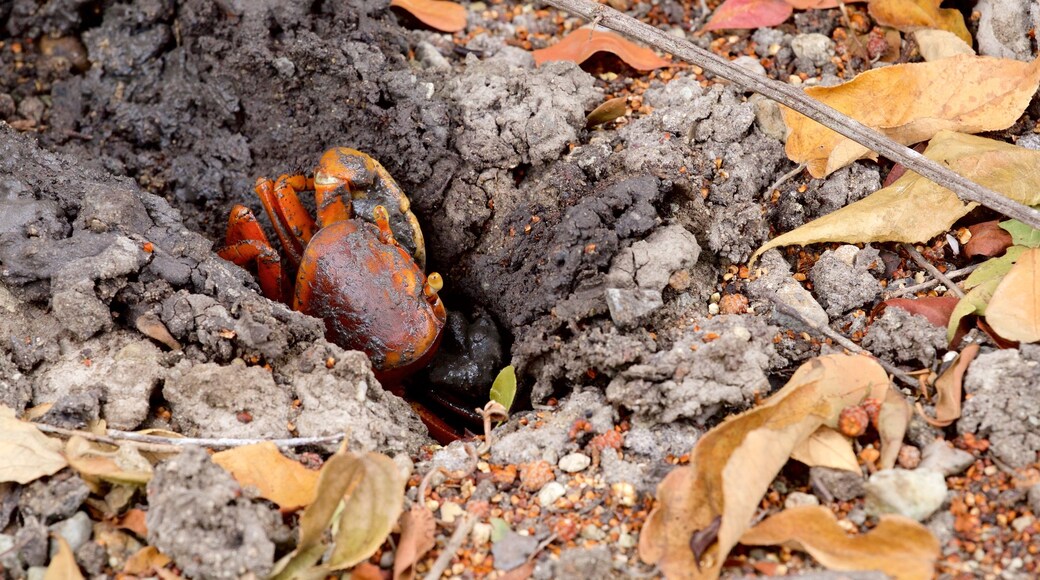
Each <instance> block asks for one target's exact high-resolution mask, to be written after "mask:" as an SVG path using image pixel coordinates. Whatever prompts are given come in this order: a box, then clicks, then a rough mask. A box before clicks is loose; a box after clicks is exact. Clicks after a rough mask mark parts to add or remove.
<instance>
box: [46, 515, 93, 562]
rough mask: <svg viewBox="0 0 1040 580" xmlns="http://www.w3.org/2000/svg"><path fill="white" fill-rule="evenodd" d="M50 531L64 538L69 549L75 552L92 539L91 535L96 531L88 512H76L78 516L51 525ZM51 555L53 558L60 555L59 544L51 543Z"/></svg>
mask: <svg viewBox="0 0 1040 580" xmlns="http://www.w3.org/2000/svg"><path fill="white" fill-rule="evenodd" d="M50 531H51V532H52V533H54V534H57V535H59V536H61V537H62V538H64V539H65V541H66V542H68V544H69V548H71V549H72V551H73V552H75V551H76V550H79V549H80V547H81V546H82V545H83V544H86V543H87V540H89V539H90V534H91V533H93V531H94V522H92V521H90V516H88V515H87V514H86V512H76V515H74V516H72V517H71V518H69V519H67V520H62V521H60V522H57V523H54V524H51V526H50ZM50 553H51V557H52V558H53V557H54V555H55V554H57V553H58V545H57V542H51V552H50Z"/></svg>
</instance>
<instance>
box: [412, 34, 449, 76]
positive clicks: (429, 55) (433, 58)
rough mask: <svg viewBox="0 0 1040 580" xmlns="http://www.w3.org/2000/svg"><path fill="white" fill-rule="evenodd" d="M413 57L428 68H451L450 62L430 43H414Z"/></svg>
mask: <svg viewBox="0 0 1040 580" xmlns="http://www.w3.org/2000/svg"><path fill="white" fill-rule="evenodd" d="M415 58H417V59H418V60H419V64H420V65H422V67H423V68H425V69H429V70H451V63H449V62H448V59H446V58H444V55H442V54H441V53H440V51H439V50H437V48H436V47H435V46H433V45H432V44H430V43H429V42H426V41H422V42H420V43H418V44H416V45H415Z"/></svg>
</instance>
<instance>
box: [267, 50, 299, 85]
mask: <svg viewBox="0 0 1040 580" xmlns="http://www.w3.org/2000/svg"><path fill="white" fill-rule="evenodd" d="M271 65H272V66H274V70H276V71H278V75H279V76H281V77H282V78H287V79H291V78H292V77H293V75H295V74H296V65H295V64H294V63H293V61H291V60H289V59H288V58H286V57H284V56H280V57H278V58H276V59H274V60H273V61H271Z"/></svg>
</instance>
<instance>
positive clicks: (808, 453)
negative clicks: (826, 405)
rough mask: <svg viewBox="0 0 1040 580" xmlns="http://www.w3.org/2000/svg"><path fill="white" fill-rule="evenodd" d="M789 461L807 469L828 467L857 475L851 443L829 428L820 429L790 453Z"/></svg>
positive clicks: (857, 465)
mask: <svg viewBox="0 0 1040 580" xmlns="http://www.w3.org/2000/svg"><path fill="white" fill-rule="evenodd" d="M791 459H794V460H795V461H801V462H802V463H804V464H806V465H808V466H809V467H830V468H831V469H844V470H845V471H855V472H856V473H859V462H858V461H856V452H855V451H854V450H853V449H852V441H850V440H849V438H848V437H846V436H844V435H842V434H841V433H839V432H837V431H835V430H834V429H831V428H830V427H820V428H819V429H817V430H816V432H815V433H813V434H812V435H810V436H809V437H808V438H807V439H806V440H805V441H802V442H801V443H799V444H798V446H797V447H795V448H794V449H793V450H792V451H791Z"/></svg>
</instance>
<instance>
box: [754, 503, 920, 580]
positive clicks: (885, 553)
mask: <svg viewBox="0 0 1040 580" xmlns="http://www.w3.org/2000/svg"><path fill="white" fill-rule="evenodd" d="M740 543H742V544H744V545H748V546H773V545H778V544H779V545H783V546H786V547H788V548H791V549H793V550H801V551H804V552H808V553H809V554H810V555H811V556H812V557H813V558H815V559H816V561H817V562H819V563H820V564H823V565H824V566H826V567H827V568H829V569H831V570H849V571H851V570H880V571H881V572H884V573H885V574H888V575H889V576H891V577H893V578H896V579H897V580H918V579H921V580H925V579H928V578H932V577H933V576H934V574H935V562H936V560H938V559H939V540H938V539H936V538H935V536H933V535H932V533H931V532H930V531H928V528H926V527H924V526H923V525H921V524H920V523H918V522H915V521H914V520H912V519H910V518H907V517H904V516H898V515H883V516H881V519H880V521H879V522H878V525H877V527H875V528H874V529H873V530H870V531H869V532H867V533H865V534H861V535H856V536H850V535H848V534H846V533H845V530H843V529H842V528H841V526H839V525H838V520H837V518H836V517H835V516H834V514H833V513H832V512H831V510H829V509H828V508H826V507H823V506H799V507H796V508H791V509H788V510H784V511H782V512H780V513H778V514H776V515H774V516H771V517H769V518H767V519H766V520H764V521H763V522H762V523H760V524H758V525H757V526H755V527H754V528H751V529H750V530H748V531H747V533H745V534H744V536H743V537H742V538H741V539H740Z"/></svg>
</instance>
